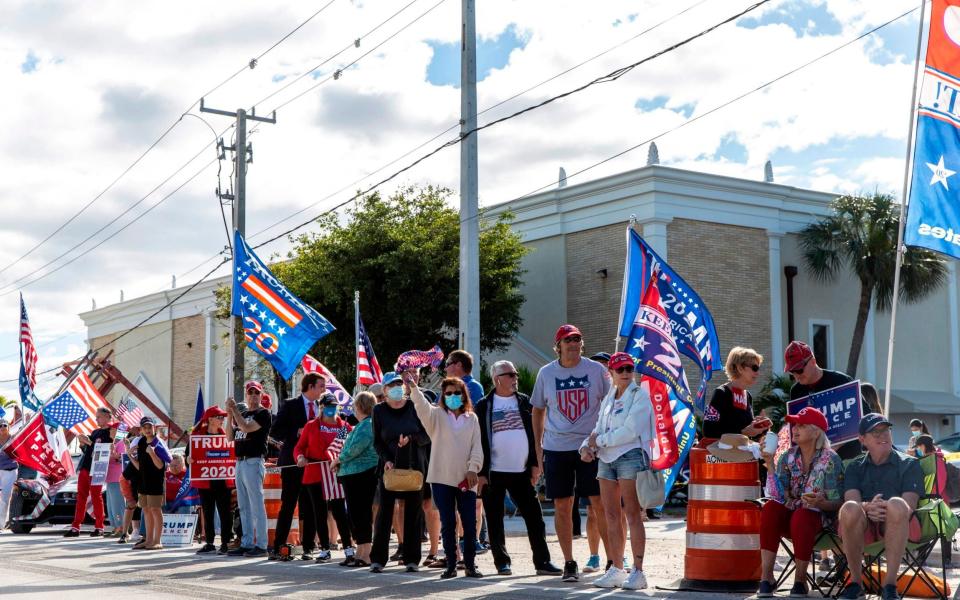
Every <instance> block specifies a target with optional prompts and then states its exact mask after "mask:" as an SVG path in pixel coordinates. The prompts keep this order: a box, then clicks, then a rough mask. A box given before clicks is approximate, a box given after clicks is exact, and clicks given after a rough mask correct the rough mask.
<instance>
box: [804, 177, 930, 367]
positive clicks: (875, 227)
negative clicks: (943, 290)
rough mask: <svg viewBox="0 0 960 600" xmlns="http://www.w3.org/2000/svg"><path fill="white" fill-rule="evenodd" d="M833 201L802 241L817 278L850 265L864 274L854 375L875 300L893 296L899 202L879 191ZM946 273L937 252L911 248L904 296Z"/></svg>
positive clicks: (908, 298) (920, 294)
mask: <svg viewBox="0 0 960 600" xmlns="http://www.w3.org/2000/svg"><path fill="white" fill-rule="evenodd" d="M831 207H832V208H833V214H832V215H830V216H828V217H826V218H824V219H823V220H821V221H819V222H818V223H813V224H811V225H808V226H807V227H805V228H804V229H803V230H802V231H801V232H800V247H801V249H802V250H803V259H804V262H805V263H806V265H807V268H809V269H810V272H811V273H813V276H814V277H815V278H816V279H817V280H819V281H823V282H831V281H833V280H834V279H835V278H836V276H837V275H838V274H839V273H840V272H841V271H842V270H844V269H845V268H848V269H850V270H851V271H853V273H854V275H856V277H857V279H859V280H860V304H859V307H858V309H857V322H856V324H855V325H854V328H853V339H852V341H851V343H850V356H849V358H848V359H847V374H849V375H850V376H851V377H855V376H856V373H857V363H858V362H859V360H860V350H861V348H862V346H863V334H864V331H865V330H866V326H867V317H868V316H869V315H870V305H871V303H873V305H874V306H876V308H877V309H878V310H882V311H885V310H888V309H889V308H890V306H891V304H892V302H893V276H894V269H895V266H896V252H895V251H896V247H897V227H898V226H899V223H900V214H899V206H898V205H897V204H896V203H895V202H894V199H893V197H892V196H890V195H887V194H879V193H875V194H873V195H872V196H841V197H840V198H837V199H836V200H834V201H833V202H832V203H831ZM946 278H947V267H946V263H944V261H943V260H941V259H940V258H939V257H938V256H937V255H936V254H934V253H933V252H931V251H929V250H923V249H920V248H907V251H906V253H905V254H904V257H903V267H902V270H901V271H900V299H901V300H902V301H903V302H906V303H911V302H918V301H920V300H923V299H924V298H926V297H927V296H929V295H930V294H931V293H933V292H934V291H935V290H937V289H938V288H939V287H940V286H942V285H943V284H944V282H945V281H946Z"/></svg>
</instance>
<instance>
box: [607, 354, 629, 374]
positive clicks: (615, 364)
mask: <svg viewBox="0 0 960 600" xmlns="http://www.w3.org/2000/svg"><path fill="white" fill-rule="evenodd" d="M627 365H629V366H631V367H633V366H635V363H634V362H633V357H632V356H630V355H629V354H627V353H626V352H616V353H614V355H613V356H611V357H610V361H609V362H608V363H607V368H608V369H611V370H615V369H619V368H620V367H624V366H627Z"/></svg>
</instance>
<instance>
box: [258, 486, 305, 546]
mask: <svg viewBox="0 0 960 600" xmlns="http://www.w3.org/2000/svg"><path fill="white" fill-rule="evenodd" d="M282 488H283V484H282V482H281V479H280V469H276V468H267V474H266V475H265V476H264V477H263V506H264V508H266V509H267V548H273V539H274V538H275V537H276V535H277V517H278V516H279V515H280V494H281V491H282ZM287 543H288V544H291V545H293V546H299V545H300V522H299V520H298V519H297V509H296V508H294V510H293V521H292V522H291V523H290V533H289V534H288V535H287Z"/></svg>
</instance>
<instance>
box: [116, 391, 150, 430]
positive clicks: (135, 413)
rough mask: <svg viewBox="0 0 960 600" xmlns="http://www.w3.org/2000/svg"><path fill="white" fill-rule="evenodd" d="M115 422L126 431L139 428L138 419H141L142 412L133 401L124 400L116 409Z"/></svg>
mask: <svg viewBox="0 0 960 600" xmlns="http://www.w3.org/2000/svg"><path fill="white" fill-rule="evenodd" d="M116 416H117V420H118V421H120V422H121V423H122V424H124V425H125V426H126V429H131V428H133V427H140V419H142V418H143V411H142V410H140V407H139V406H137V405H136V403H135V402H134V401H133V400H130V399H129V398H128V399H125V400H121V401H120V405H119V406H118V407H117V415H116Z"/></svg>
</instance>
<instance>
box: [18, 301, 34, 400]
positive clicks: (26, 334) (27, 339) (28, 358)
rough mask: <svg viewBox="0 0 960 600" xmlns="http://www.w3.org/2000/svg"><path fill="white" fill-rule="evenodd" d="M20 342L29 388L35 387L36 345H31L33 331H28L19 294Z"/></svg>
mask: <svg viewBox="0 0 960 600" xmlns="http://www.w3.org/2000/svg"><path fill="white" fill-rule="evenodd" d="M20 344H21V345H22V347H23V369H24V372H25V373H26V374H27V381H29V382H30V389H31V390H32V389H35V388H36V387H37V347H36V346H34V345H33V333H31V332H30V319H28V318H27V305H26V304H24V303H23V294H20Z"/></svg>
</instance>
